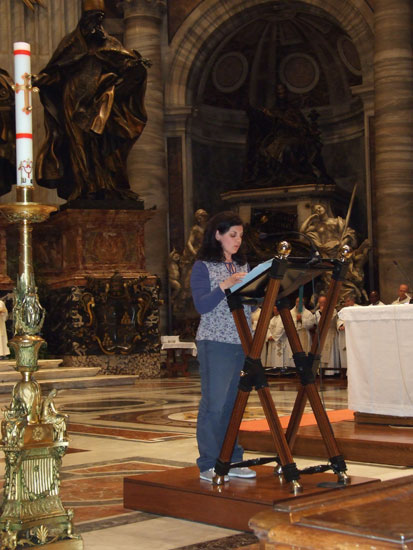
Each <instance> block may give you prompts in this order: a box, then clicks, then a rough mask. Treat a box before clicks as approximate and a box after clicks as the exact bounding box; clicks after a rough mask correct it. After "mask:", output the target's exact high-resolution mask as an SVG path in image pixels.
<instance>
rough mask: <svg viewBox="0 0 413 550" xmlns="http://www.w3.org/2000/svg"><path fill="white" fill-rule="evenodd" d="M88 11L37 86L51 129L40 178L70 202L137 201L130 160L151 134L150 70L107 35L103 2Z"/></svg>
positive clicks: (88, 0) (88, 4)
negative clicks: (128, 167)
mask: <svg viewBox="0 0 413 550" xmlns="http://www.w3.org/2000/svg"><path fill="white" fill-rule="evenodd" d="M82 5H83V13H82V16H81V19H80V21H79V23H78V25H77V27H76V29H75V30H74V31H73V32H71V33H70V34H68V35H67V36H66V37H64V38H63V40H62V41H61V42H60V44H59V46H58V47H57V49H56V51H55V52H54V54H53V56H52V58H51V60H50V61H49V63H48V64H47V66H46V67H45V68H44V69H43V70H42V71H40V74H39V75H38V77H37V78H36V79H35V85H36V86H38V87H39V88H40V98H41V101H42V103H43V106H44V111H45V128H46V138H45V141H44V143H43V145H42V147H41V149H40V152H39V155H38V157H37V162H36V179H37V182H38V184H39V185H42V186H44V187H48V188H57V192H58V195H59V197H62V198H64V199H68V200H69V201H72V200H75V199H77V198H81V199H84V198H86V199H99V200H100V199H103V200H105V199H110V200H113V199H134V200H138V196H137V195H136V194H135V193H133V192H132V191H131V190H130V187H129V181H128V176H127V172H126V159H127V156H128V154H129V151H130V150H131V148H132V146H133V144H134V143H135V141H136V140H137V139H138V137H139V136H140V134H141V133H142V131H143V129H144V127H145V123H146V119H147V117H146V111H145V108H144V103H143V100H144V95H145V88H146V76H147V70H146V68H147V67H148V66H150V63H149V62H148V61H147V60H145V59H144V58H142V56H141V55H140V54H139V53H138V52H137V51H135V50H133V51H130V50H127V49H126V48H124V47H123V46H122V44H121V43H120V42H119V41H118V40H117V39H116V38H114V37H112V36H109V35H108V34H107V33H106V32H105V30H104V29H103V27H102V22H103V19H104V16H105V6H104V0H83V4H82Z"/></svg>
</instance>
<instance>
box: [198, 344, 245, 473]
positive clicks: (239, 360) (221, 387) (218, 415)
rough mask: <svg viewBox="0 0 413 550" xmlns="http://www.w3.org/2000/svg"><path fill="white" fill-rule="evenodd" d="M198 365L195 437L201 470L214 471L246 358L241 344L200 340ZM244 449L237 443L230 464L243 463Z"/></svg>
mask: <svg viewBox="0 0 413 550" xmlns="http://www.w3.org/2000/svg"><path fill="white" fill-rule="evenodd" d="M197 349H198V361H199V372H200V375H201V401H200V403H199V411H198V422H197V428H196V437H197V441H198V450H199V458H198V460H197V465H198V468H199V470H200V471H201V472H203V471H205V470H209V468H213V467H214V466H215V463H216V461H217V458H218V457H219V454H220V452H221V447H222V444H223V442H224V438H225V433H226V431H227V427H228V424H229V419H230V417H231V413H232V409H233V406H234V402H235V398H236V396H237V392H238V383H239V379H240V373H241V370H242V367H243V366H244V360H245V355H244V352H243V349H242V346H241V344H225V343H222V342H212V341H210V340H198V341H197ZM242 455H243V448H242V447H241V446H240V445H238V442H236V443H235V448H234V450H233V453H232V458H231V462H238V461H240V460H242Z"/></svg>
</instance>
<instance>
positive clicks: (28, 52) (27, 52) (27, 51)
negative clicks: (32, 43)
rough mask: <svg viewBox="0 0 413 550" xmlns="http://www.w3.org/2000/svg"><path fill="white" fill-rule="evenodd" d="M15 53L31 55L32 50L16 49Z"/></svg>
mask: <svg viewBox="0 0 413 550" xmlns="http://www.w3.org/2000/svg"><path fill="white" fill-rule="evenodd" d="M14 55H30V50H14Z"/></svg>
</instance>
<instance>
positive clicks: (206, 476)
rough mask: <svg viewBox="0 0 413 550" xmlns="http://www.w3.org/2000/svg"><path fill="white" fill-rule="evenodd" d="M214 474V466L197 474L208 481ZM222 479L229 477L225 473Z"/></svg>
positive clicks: (210, 481) (225, 479)
mask: <svg viewBox="0 0 413 550" xmlns="http://www.w3.org/2000/svg"><path fill="white" fill-rule="evenodd" d="M254 473H255V472H254ZM215 475H216V474H215V470H214V468H210V469H209V470H205V471H204V472H201V473H200V474H199V478H200V479H203V480H205V481H209V483H213V482H214V477H215ZM224 481H229V477H228V476H227V475H226V476H224Z"/></svg>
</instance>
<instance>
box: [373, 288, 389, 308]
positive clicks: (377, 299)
mask: <svg viewBox="0 0 413 550" xmlns="http://www.w3.org/2000/svg"><path fill="white" fill-rule="evenodd" d="M369 302H370V303H369V306H385V305H386V304H385V303H384V302H382V301H381V300H380V295H379V293H378V292H377V290H372V291H371V292H370V294H369Z"/></svg>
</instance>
